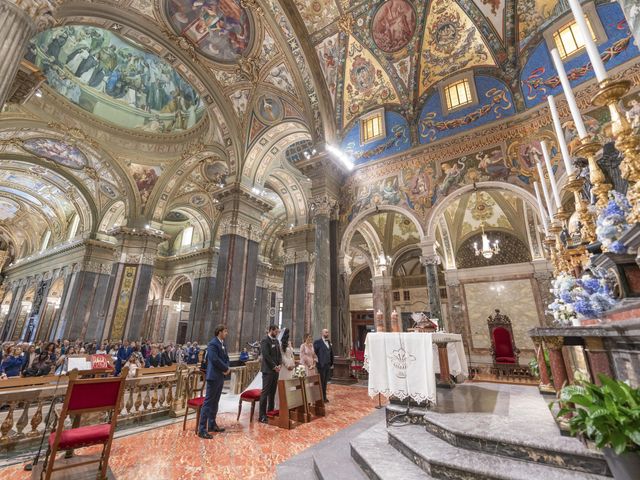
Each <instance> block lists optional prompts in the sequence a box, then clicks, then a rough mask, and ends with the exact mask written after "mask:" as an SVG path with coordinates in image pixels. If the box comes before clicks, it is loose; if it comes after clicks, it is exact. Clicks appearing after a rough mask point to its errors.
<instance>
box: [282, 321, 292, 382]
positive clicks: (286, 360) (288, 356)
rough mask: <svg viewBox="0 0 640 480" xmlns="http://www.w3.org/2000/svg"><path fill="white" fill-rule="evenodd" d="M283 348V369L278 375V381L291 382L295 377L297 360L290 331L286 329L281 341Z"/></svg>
mask: <svg viewBox="0 0 640 480" xmlns="http://www.w3.org/2000/svg"><path fill="white" fill-rule="evenodd" d="M280 345H281V348H282V367H281V368H280V372H279V374H278V381H280V380H289V379H290V378H292V377H293V369H294V368H296V360H295V358H294V356H293V346H292V345H291V341H290V340H289V329H288V328H285V329H284V333H283V335H282V340H281V341H280Z"/></svg>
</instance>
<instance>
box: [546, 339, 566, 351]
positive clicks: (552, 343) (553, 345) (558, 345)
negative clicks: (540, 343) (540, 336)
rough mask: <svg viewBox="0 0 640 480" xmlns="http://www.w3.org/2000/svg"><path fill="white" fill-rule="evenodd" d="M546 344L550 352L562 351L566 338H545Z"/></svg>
mask: <svg viewBox="0 0 640 480" xmlns="http://www.w3.org/2000/svg"><path fill="white" fill-rule="evenodd" d="M544 344H545V345H546V346H547V348H548V349H549V350H561V349H562V346H563V345H564V337H544Z"/></svg>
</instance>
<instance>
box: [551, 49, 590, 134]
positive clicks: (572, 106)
mask: <svg viewBox="0 0 640 480" xmlns="http://www.w3.org/2000/svg"><path fill="white" fill-rule="evenodd" d="M551 58H553V64H554V65H555V67H556V71H557V72H558V77H560V83H561V84H562V90H564V95H565V97H566V98H567V103H568V104H569V110H570V111H571V117H572V118H573V123H575V125H576V130H577V131H578V136H579V137H580V140H582V139H583V138H586V136H587V129H586V128H584V122H583V121H582V115H581V114H580V109H579V108H578V104H577V103H576V97H574V96H573V90H571V84H570V83H569V78H568V77H567V73H566V72H565V71H564V65H563V64H562V60H561V59H560V54H559V53H558V49H557V48H554V49H552V50H551Z"/></svg>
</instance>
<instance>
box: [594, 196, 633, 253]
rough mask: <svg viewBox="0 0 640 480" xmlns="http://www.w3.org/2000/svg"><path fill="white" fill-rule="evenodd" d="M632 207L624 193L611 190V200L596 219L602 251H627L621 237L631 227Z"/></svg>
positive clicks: (597, 233)
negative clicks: (628, 220)
mask: <svg viewBox="0 0 640 480" xmlns="http://www.w3.org/2000/svg"><path fill="white" fill-rule="evenodd" d="M630 209H631V208H630V205H629V201H628V200H627V198H626V197H625V196H624V195H622V194H621V193H620V192H618V191H616V190H612V191H611V192H609V202H608V203H607V206H606V207H605V208H604V209H603V210H602V212H600V214H599V215H598V219H597V221H596V235H597V236H598V240H599V241H600V243H601V244H602V251H604V252H612V253H627V249H626V247H625V246H624V245H623V244H622V243H621V242H620V240H619V239H620V237H621V236H622V235H623V234H624V233H625V232H626V231H627V230H629V228H630V226H629V224H628V223H627V215H628V214H629V211H630Z"/></svg>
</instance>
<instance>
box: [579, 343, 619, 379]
mask: <svg viewBox="0 0 640 480" xmlns="http://www.w3.org/2000/svg"><path fill="white" fill-rule="evenodd" d="M584 340H585V344H586V345H585V351H586V352H587V359H588V361H589V369H590V370H591V376H592V377H593V381H594V382H595V383H596V384H598V385H600V379H599V378H598V375H599V374H603V375H606V376H607V377H613V374H612V372H611V363H610V362H609V354H608V353H607V352H606V350H605V349H604V345H603V343H602V339H601V338H599V337H590V338H589V337H588V338H585V339H584Z"/></svg>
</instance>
